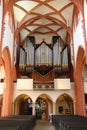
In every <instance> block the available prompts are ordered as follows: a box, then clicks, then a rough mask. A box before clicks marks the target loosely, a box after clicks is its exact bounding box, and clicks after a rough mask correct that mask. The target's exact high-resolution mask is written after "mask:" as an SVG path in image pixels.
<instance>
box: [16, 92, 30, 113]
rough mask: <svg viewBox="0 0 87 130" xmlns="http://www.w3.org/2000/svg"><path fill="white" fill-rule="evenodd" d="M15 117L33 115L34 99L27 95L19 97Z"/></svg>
mask: <svg viewBox="0 0 87 130" xmlns="http://www.w3.org/2000/svg"><path fill="white" fill-rule="evenodd" d="M14 114H15V115H32V99H31V98H30V97H29V96H28V95H26V94H21V95H19V96H18V97H17V98H16V99H15V101H14Z"/></svg>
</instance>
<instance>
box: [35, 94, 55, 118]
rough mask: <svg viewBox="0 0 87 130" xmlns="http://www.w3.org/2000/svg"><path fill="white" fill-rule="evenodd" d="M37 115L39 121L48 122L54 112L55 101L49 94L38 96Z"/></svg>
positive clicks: (36, 103)
mask: <svg viewBox="0 0 87 130" xmlns="http://www.w3.org/2000/svg"><path fill="white" fill-rule="evenodd" d="M35 106H36V107H35V113H36V118H37V119H42V120H48V119H49V114H50V113H52V111H53V101H52V99H51V98H50V97H49V95H47V94H41V95H40V96H38V98H37V99H36V102H35Z"/></svg>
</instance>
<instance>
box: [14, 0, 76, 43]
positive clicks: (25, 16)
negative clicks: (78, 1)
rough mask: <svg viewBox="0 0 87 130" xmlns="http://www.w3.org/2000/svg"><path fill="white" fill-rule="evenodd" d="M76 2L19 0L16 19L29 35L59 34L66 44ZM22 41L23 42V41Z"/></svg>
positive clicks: (16, 3) (65, 0) (15, 7)
mask: <svg viewBox="0 0 87 130" xmlns="http://www.w3.org/2000/svg"><path fill="white" fill-rule="evenodd" d="M73 12H74V4H73V2H72V1H71V0H17V2H15V3H14V15H15V20H16V21H17V22H18V23H19V30H20V31H22V32H26V35H25V37H24V38H23V41H24V39H25V38H26V36H28V35H35V34H38V35H48V34H50V35H59V36H60V37H61V39H62V42H63V43H64V44H66V34H67V27H69V28H70V29H72V21H73V20H72V18H73ZM23 41H22V42H23Z"/></svg>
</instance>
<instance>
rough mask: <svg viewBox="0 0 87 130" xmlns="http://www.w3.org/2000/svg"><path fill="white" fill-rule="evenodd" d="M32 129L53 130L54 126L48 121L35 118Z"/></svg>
mask: <svg viewBox="0 0 87 130" xmlns="http://www.w3.org/2000/svg"><path fill="white" fill-rule="evenodd" d="M33 130H55V127H54V126H53V125H52V124H51V123H49V122H48V121H43V120H37V121H36V125H35V127H34V129H33Z"/></svg>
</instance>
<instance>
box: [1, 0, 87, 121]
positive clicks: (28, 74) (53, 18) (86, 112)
mask: <svg viewBox="0 0 87 130" xmlns="http://www.w3.org/2000/svg"><path fill="white" fill-rule="evenodd" d="M50 113H53V114H57V115H81V116H87V0H0V117H4V116H11V115H35V116H36V119H41V120H44V119H45V120H48V119H49V115H50Z"/></svg>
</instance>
